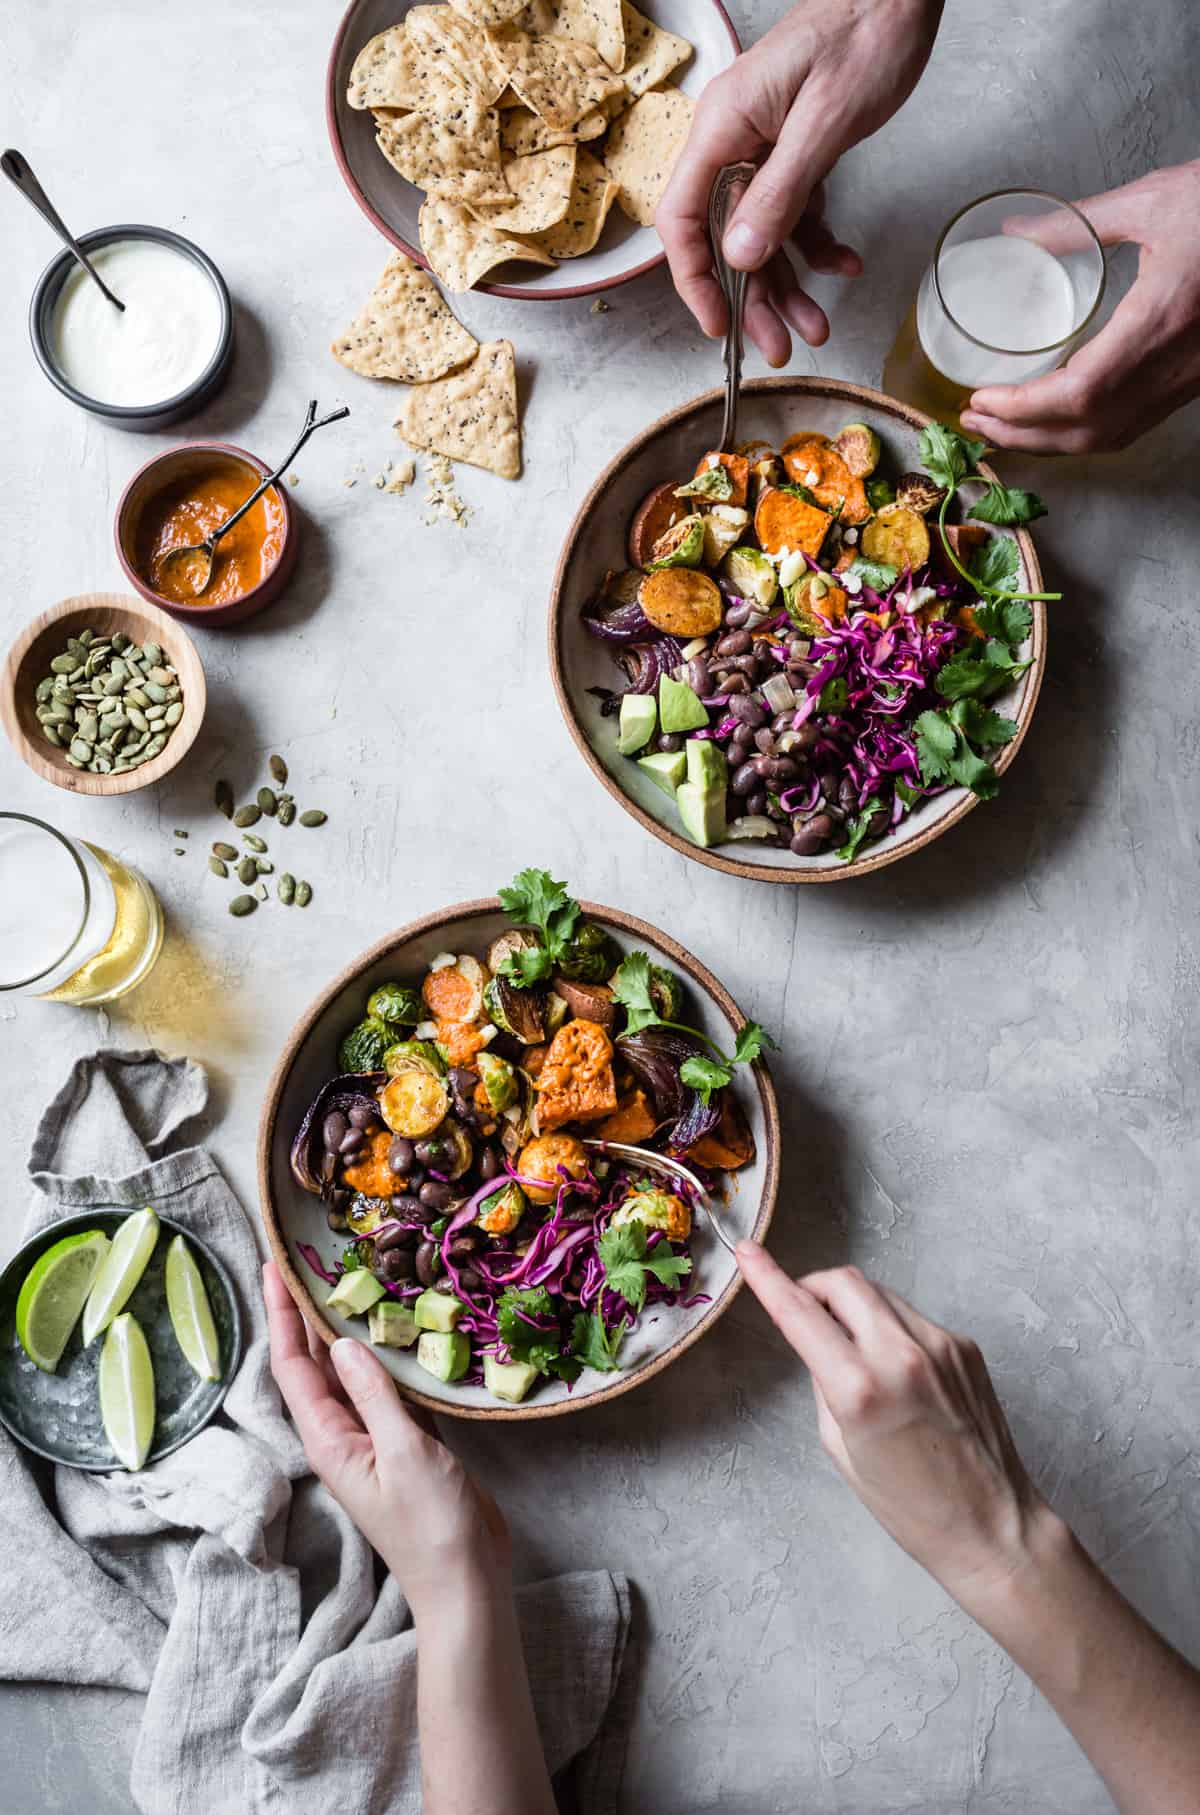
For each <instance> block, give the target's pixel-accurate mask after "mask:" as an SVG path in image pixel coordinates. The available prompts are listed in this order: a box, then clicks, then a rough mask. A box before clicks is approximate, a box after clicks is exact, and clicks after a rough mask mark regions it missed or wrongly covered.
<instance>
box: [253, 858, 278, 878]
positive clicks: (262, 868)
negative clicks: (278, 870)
mask: <svg viewBox="0 0 1200 1815" xmlns="http://www.w3.org/2000/svg"><path fill="white" fill-rule="evenodd" d="M254 867H255V869H256V870H257V871H258V873H259V875H260V876H273V875H274V873H275V865H274V864H273V863H271V862H269V861H268V859H267V858H265V857H256V858H255V859H254Z"/></svg>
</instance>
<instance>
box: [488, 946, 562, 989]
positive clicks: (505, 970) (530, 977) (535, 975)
mask: <svg viewBox="0 0 1200 1815" xmlns="http://www.w3.org/2000/svg"><path fill="white" fill-rule="evenodd" d="M553 970H554V960H553V958H552V957H551V956H550V954H549V952H548V951H547V950H546V948H545V946H544V945H526V946H522V947H520V948H519V949H518V950H517V951H514V952H510V953H509V954H508V957H507V958H506V959H505V960H504V962H503V964H502V965H501V966H500V970H499V973H498V974H499V975H500V976H501V977H504V978H506V979H507V980H508V982H509V983H514V984H515V985H516V987H517V988H518V989H530V988H532V986H533V985H534V984H535V983H543V982H544V981H545V980H546V978H547V977H549V976H550V975H551V973H552V972H553Z"/></svg>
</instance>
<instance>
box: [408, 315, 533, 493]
mask: <svg viewBox="0 0 1200 1815" xmlns="http://www.w3.org/2000/svg"><path fill="white" fill-rule="evenodd" d="M396 428H397V429H398V431H399V433H400V435H401V437H402V439H403V440H405V441H407V443H408V445H409V446H410V447H415V448H418V449H423V450H426V451H427V452H430V453H435V454H445V455H446V456H447V458H448V459H450V460H465V461H466V462H467V463H468V465H470V466H482V467H484V468H485V469H486V470H487V471H488V472H489V473H499V475H500V477H501V478H502V479H519V478H520V476H521V426H520V420H519V417H518V415H517V367H516V360H515V359H514V357H513V349H512V342H511V341H510V340H490V341H486V342H485V343H484V345H483V346H481V347H480V349H479V353H478V356H477V357H476V358H475V359H473V360H472V361H471V363H470V365H469V366H466V367H464V368H463V370H462V371H461V372H452V373H451V374H450V376H449V377H448V378H439V379H437V380H435V382H434V383H433V384H422V385H416V386H414V388H413V389H412V390H411V391H409V392H408V393H407V394H406V396H405V398H404V401H403V403H402V404H401V406H400V414H399V415H398V416H397V418H396Z"/></svg>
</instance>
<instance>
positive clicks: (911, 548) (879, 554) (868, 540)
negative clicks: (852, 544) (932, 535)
mask: <svg viewBox="0 0 1200 1815" xmlns="http://www.w3.org/2000/svg"><path fill="white" fill-rule="evenodd" d="M861 541H862V551H863V553H864V555H866V557H867V559H868V560H869V561H886V562H887V563H888V564H889V565H890V566H892V567H895V568H898V569H899V571H900V572H901V573H903V572H904V570H905V568H908V569H909V571H910V572H912V573H915V572H916V570H917V568H918V567H924V565H925V563H926V561H928V559H929V531H928V529H927V528H926V526H925V520H924V518H923V517H918V515H917V513H916V511H915V510H909V508H908V506H907V505H905V504H887V505H885V506H884V508H883V509H882V510H881V511H880V513H879V515H878V516H877V517H873V518H872V519H871V521H870V523H868V524H867V527H866V528H865V529H864V530H863V533H862V538H861Z"/></svg>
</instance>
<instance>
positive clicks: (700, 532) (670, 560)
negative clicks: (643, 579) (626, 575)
mask: <svg viewBox="0 0 1200 1815" xmlns="http://www.w3.org/2000/svg"><path fill="white" fill-rule="evenodd" d="M703 553H704V518H703V517H701V516H699V515H698V514H697V515H695V516H691V517H684V519H683V520H682V522H680V523H676V524H675V526H674V527H673V528H672V529H669V530H668V531H667V533H666V535H665V536H660V537H659V538H658V541H657V542H656V543H655V544H654V547H653V548H652V549H651V551H650V557H651V558H650V560H649V561H647V563H646V571H647V573H657V572H658V570H659V569H660V568H663V567H698V566H699V565H700V557H701V555H702V554H703Z"/></svg>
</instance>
